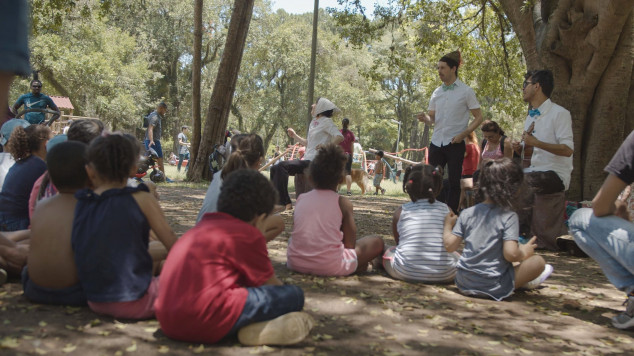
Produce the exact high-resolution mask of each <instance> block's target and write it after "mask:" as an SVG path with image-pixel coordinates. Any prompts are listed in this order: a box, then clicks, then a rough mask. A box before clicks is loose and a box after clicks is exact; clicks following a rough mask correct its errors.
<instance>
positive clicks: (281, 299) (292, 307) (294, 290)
mask: <svg viewBox="0 0 634 356" xmlns="http://www.w3.org/2000/svg"><path fill="white" fill-rule="evenodd" d="M247 291H248V292H249V295H248V296H247V301H246V303H244V309H242V314H240V317H239V318H238V320H237V321H236V323H235V324H234V325H233V327H232V328H231V330H229V333H228V334H227V335H226V336H233V335H235V334H237V333H238V331H239V330H240V329H241V328H242V327H244V326H247V325H249V324H253V323H257V322H259V321H266V320H273V319H275V318H277V317H278V316H282V315H284V314H288V313H292V312H296V311H301V310H302V309H303V308H304V291H302V289H301V288H299V287H298V286H292V285H284V286H272V285H266V286H262V287H254V288H247Z"/></svg>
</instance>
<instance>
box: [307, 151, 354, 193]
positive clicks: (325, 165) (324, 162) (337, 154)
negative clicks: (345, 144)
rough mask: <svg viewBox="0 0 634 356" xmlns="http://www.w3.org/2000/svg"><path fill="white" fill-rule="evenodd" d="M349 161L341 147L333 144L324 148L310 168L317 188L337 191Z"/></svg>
mask: <svg viewBox="0 0 634 356" xmlns="http://www.w3.org/2000/svg"><path fill="white" fill-rule="evenodd" d="M347 161H348V158H347V157H346V155H345V154H344V153H343V150H342V149H341V146H339V145H335V144H332V143H329V144H327V145H324V146H322V147H321V148H320V149H319V152H318V153H317V156H316V157H315V158H314V159H313V160H312V161H311V162H310V166H309V167H308V170H309V172H310V178H311V180H312V182H313V184H314V185H315V188H317V189H330V190H336V189H337V185H338V184H339V181H340V180H341V177H342V176H343V170H344V167H345V165H346V162H347Z"/></svg>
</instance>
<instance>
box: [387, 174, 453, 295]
mask: <svg viewBox="0 0 634 356" xmlns="http://www.w3.org/2000/svg"><path fill="white" fill-rule="evenodd" d="M442 177H443V172H442V168H440V167H433V166H430V165H427V164H418V165H415V166H410V167H407V169H406V170H405V176H404V179H403V191H404V192H406V193H407V194H408V195H409V197H410V199H411V200H412V201H411V202H410V203H407V204H403V205H402V206H401V207H399V208H398V209H396V211H395V212H394V216H393V217H392V233H393V234H394V240H395V241H396V246H393V247H391V248H389V249H388V250H387V251H386V252H385V254H384V255H383V267H384V268H385V271H386V272H387V273H388V274H389V275H390V276H392V278H396V279H400V280H405V281H411V282H423V283H450V282H453V279H454V277H455V275H456V263H457V262H458V255H457V254H453V253H449V252H447V251H446V250H445V248H444V245H443V228H444V221H445V216H446V215H447V213H449V208H448V207H447V205H446V204H445V203H442V202H440V201H437V200H436V196H437V195H438V193H440V189H441V188H442Z"/></svg>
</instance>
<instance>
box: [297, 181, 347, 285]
mask: <svg viewBox="0 0 634 356" xmlns="http://www.w3.org/2000/svg"><path fill="white" fill-rule="evenodd" d="M342 219H343V214H342V213H341V208H340V207H339V194H337V193H336V192H334V191H332V190H321V189H313V190H311V191H310V192H308V193H304V194H302V195H300V196H299V198H298V199H297V205H296V206H295V215H294V225H293V232H292V234H291V238H290V240H289V241H288V250H287V253H286V257H287V262H286V264H287V265H288V267H289V268H290V269H292V270H295V271H298V272H301V273H310V274H317V275H325V276H341V275H348V274H351V273H353V272H354V271H355V270H356V267H357V263H356V253H355V252H354V249H346V248H344V247H343V232H342V231H341V222H342Z"/></svg>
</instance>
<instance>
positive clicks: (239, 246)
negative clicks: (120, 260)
mask: <svg viewBox="0 0 634 356" xmlns="http://www.w3.org/2000/svg"><path fill="white" fill-rule="evenodd" d="M276 201H277V193H276V191H275V189H274V188H273V186H272V184H271V183H270V182H269V181H268V179H266V178H265V177H264V176H263V175H261V174H260V173H258V172H257V171H255V170H250V169H243V170H238V171H235V172H233V173H231V174H229V176H227V178H226V180H225V181H224V183H223V186H222V191H221V193H220V197H219V198H218V212H217V213H208V214H205V215H204V216H203V218H202V220H201V221H200V222H199V223H198V224H197V225H196V226H195V227H194V228H193V229H191V230H189V231H188V232H186V233H185V234H184V235H183V236H182V237H181V238H180V239H179V240H178V242H176V244H174V246H173V247H172V250H171V251H170V253H169V255H168V256H167V260H166V261H165V265H164V266H163V270H162V272H161V279H160V286H159V297H158V299H157V301H156V303H155V309H156V317H157V319H158V320H159V322H160V324H161V329H162V330H163V332H164V333H165V335H167V336H169V337H171V338H173V339H177V340H182V341H188V342H196V343H199V342H200V343H215V342H217V341H219V340H221V339H223V338H225V337H227V336H233V335H235V334H236V333H237V335H238V340H239V341H240V342H241V343H242V344H244V345H265V344H266V345H290V344H294V343H298V342H300V341H302V340H303V339H304V338H305V337H306V336H307V335H308V334H309V332H310V329H311V328H312V326H313V320H312V318H311V316H310V315H308V314H306V313H304V312H300V310H302V308H303V307H304V293H303V291H302V290H301V289H300V288H299V287H297V286H292V285H283V283H282V282H281V281H280V280H279V279H278V278H277V277H276V276H275V273H274V271H273V266H272V265H271V261H270V260H269V258H268V251H267V249H266V240H265V238H264V236H263V235H262V232H261V231H262V228H263V227H262V226H263V222H264V220H265V218H266V217H267V216H268V215H269V214H270V213H271V212H272V211H273V204H274V203H275V202H276Z"/></svg>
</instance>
